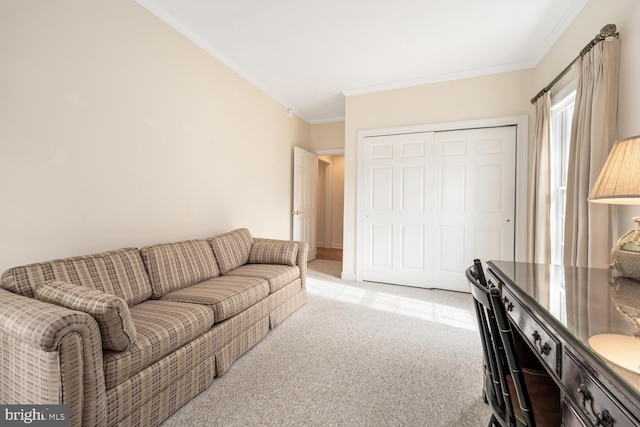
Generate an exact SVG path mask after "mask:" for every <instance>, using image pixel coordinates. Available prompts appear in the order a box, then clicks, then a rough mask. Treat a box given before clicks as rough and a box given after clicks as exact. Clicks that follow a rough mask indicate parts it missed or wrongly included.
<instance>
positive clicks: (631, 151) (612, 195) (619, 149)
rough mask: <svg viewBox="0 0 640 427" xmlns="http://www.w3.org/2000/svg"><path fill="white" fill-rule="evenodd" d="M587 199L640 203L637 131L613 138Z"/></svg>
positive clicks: (639, 156) (598, 201)
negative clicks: (620, 137) (604, 161)
mask: <svg viewBox="0 0 640 427" xmlns="http://www.w3.org/2000/svg"><path fill="white" fill-rule="evenodd" d="M589 201H590V202H593V203H610V204H615V205H639V204H640V135H637V136H632V137H631V138H627V139H623V140H621V141H618V142H616V144H615V145H614V146H613V148H612V149H611V153H609V157H608V158H607V161H606V163H605V164H604V167H603V168H602V171H601V172H600V175H599V176H598V179H597V181H596V183H595V185H594V186H593V188H592V189H591V194H590V196H589Z"/></svg>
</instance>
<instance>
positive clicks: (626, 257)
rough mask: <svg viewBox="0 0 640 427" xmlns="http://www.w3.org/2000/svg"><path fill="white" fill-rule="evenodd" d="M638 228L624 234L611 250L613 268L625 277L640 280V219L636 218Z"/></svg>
mask: <svg viewBox="0 0 640 427" xmlns="http://www.w3.org/2000/svg"><path fill="white" fill-rule="evenodd" d="M633 220H634V221H635V222H636V228H634V229H632V230H629V231H627V232H626V233H624V234H623V235H622V236H620V238H619V239H618V241H617V242H616V247H615V248H613V249H612V250H611V267H612V268H614V269H616V270H618V271H619V272H620V274H622V275H623V276H624V277H629V278H631V279H636V280H640V217H634V218H633Z"/></svg>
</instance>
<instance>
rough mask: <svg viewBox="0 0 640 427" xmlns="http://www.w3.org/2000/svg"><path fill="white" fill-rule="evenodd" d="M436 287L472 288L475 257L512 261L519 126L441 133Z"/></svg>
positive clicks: (437, 151) (437, 150)
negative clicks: (469, 271)
mask: <svg viewBox="0 0 640 427" xmlns="http://www.w3.org/2000/svg"><path fill="white" fill-rule="evenodd" d="M434 142H435V161H436V165H435V168H436V171H437V174H436V177H435V186H434V190H435V194H436V195H437V196H438V200H437V204H436V210H435V213H434V221H435V227H436V231H435V233H434V234H435V239H434V241H433V243H434V245H435V248H434V255H435V259H434V264H433V267H434V286H435V287H437V288H440V289H450V290H455V291H464V292H468V291H469V287H468V284H467V282H466V279H465V277H464V269H465V268H467V267H468V266H469V265H470V264H471V263H472V262H473V259H474V258H480V259H482V260H490V259H497V260H513V259H514V251H515V191H516V171H515V164H516V127H515V126H505V127H493V128H483V129H471V130H459V131H450V132H437V133H436V135H435V138H434Z"/></svg>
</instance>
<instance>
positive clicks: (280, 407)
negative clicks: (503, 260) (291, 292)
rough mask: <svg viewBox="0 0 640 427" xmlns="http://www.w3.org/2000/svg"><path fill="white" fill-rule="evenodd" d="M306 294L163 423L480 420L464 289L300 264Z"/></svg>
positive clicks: (484, 414)
mask: <svg viewBox="0 0 640 427" xmlns="http://www.w3.org/2000/svg"><path fill="white" fill-rule="evenodd" d="M309 269H310V272H309V279H308V285H307V289H308V294H309V302H308V304H306V305H305V306H303V307H302V308H300V309H299V310H298V311H296V312H295V313H293V314H292V315H291V316H290V317H289V318H288V319H286V320H285V321H284V323H282V324H281V325H280V326H278V327H277V328H275V329H274V330H273V331H271V333H270V334H269V335H268V336H267V337H266V338H265V339H264V340H263V341H262V342H260V343H259V344H257V345H256V346H255V347H254V348H252V349H251V350H250V351H249V352H247V353H246V354H245V355H244V356H243V357H241V358H240V359H239V360H238V361H236V362H235V363H234V364H233V366H232V367H231V369H230V370H229V371H228V372H227V373H226V374H225V375H224V376H222V377H221V378H216V379H215V380H214V382H213V384H212V385H211V387H209V388H208V389H207V390H205V391H203V392H202V393H201V394H200V395H199V396H197V397H196V398H195V399H193V400H192V401H191V402H189V403H187V404H186V405H185V406H183V407H182V408H181V409H180V411H178V412H177V413H176V414H174V415H173V416H172V417H171V418H169V419H168V420H167V421H166V422H165V423H164V424H163V426H165V427H173V426H175V427H183V426H428V427H431V426H443V427H444V426H457V427H464V426H470V427H471V426H474V427H475V426H486V425H487V422H488V421H489V417H490V411H489V408H488V406H486V405H485V404H484V403H483V402H482V397H481V387H482V384H481V383H482V381H481V368H480V367H481V364H482V354H481V352H482V350H481V346H480V339H479V337H478V331H477V327H476V320H475V314H474V313H473V306H472V300H471V296H470V295H469V294H463V293H455V292H446V291H437V290H425V289H416V288H409V287H400V286H391V285H383V284H377V283H358V282H351V281H346V280H341V279H339V278H338V276H339V274H340V270H341V264H340V263H339V262H336V261H324V260H316V261H313V262H311V263H310V264H309Z"/></svg>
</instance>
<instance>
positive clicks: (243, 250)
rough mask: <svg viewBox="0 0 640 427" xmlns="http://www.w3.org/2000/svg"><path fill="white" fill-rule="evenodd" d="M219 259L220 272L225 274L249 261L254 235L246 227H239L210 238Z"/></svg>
mask: <svg viewBox="0 0 640 427" xmlns="http://www.w3.org/2000/svg"><path fill="white" fill-rule="evenodd" d="M209 243H211V248H212V249H213V253H214V254H215V256H216V260H217V261H218V266H219V267H220V273H221V274H225V273H227V272H229V271H231V270H233V269H234V268H238V267H240V266H241V265H244V264H246V263H247V262H248V261H249V253H250V252H251V245H253V237H251V233H250V232H249V230H247V229H246V228H238V229H237V230H233V231H230V232H228V233H225V234H221V235H220V236H216V237H212V238H211V239H209Z"/></svg>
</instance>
